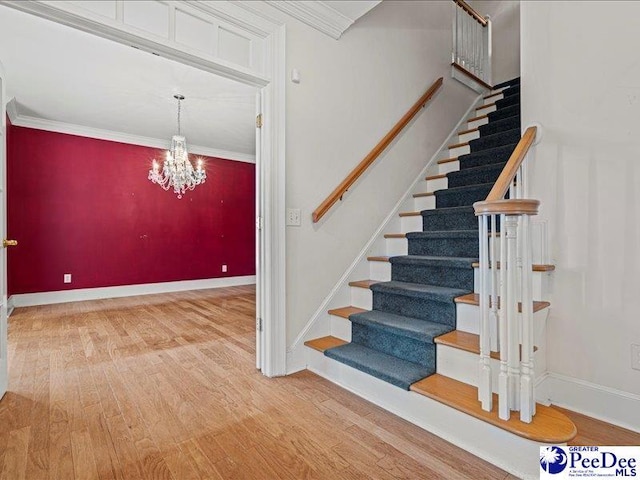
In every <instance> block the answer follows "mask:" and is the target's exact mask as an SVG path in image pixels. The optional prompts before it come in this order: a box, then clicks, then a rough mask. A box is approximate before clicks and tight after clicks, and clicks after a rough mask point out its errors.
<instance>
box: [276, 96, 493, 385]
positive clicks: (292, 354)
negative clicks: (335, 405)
mask: <svg viewBox="0 0 640 480" xmlns="http://www.w3.org/2000/svg"><path fill="white" fill-rule="evenodd" d="M482 97H483V96H482V95H478V96H477V97H476V99H475V100H474V101H473V102H472V103H471V105H470V106H469V108H468V109H467V111H466V112H465V113H464V114H463V116H462V117H461V118H460V121H459V122H458V123H457V124H456V125H455V126H454V127H453V129H452V130H451V133H450V134H449V135H448V136H447V137H446V138H445V140H444V141H443V142H442V144H441V145H440V147H439V148H438V149H437V150H436V153H435V154H434V155H433V156H432V157H431V159H430V160H429V161H428V162H427V164H426V165H425V167H424V168H423V169H422V171H421V172H420V173H419V175H418V176H417V178H416V180H415V181H414V182H413V183H412V184H411V185H410V186H409V188H408V189H407V190H406V192H405V193H404V195H403V196H402V197H401V198H400V199H399V200H398V202H397V203H396V204H395V206H394V207H393V209H392V210H391V212H389V214H388V215H387V216H386V217H385V219H384V220H383V221H382V224H381V225H380V227H378V229H377V230H376V231H375V232H374V234H373V235H372V236H371V238H370V239H369V241H368V242H367V243H366V244H365V246H364V247H363V249H362V250H361V251H360V253H359V254H358V256H357V257H356V258H355V260H354V261H353V263H352V264H351V265H350V266H349V267H348V268H347V270H346V271H345V272H344V274H343V275H342V277H340V279H339V280H338V282H337V283H336V284H335V285H334V287H333V288H332V289H331V291H330V292H329V294H328V295H327V296H326V297H325V299H324V300H323V301H322V303H321V304H320V306H319V307H318V309H317V310H316V311H315V312H314V314H313V315H312V316H311V318H310V319H309V321H308V322H307V324H306V325H305V327H304V328H303V329H302V331H301V332H300V334H299V335H298V336H297V337H296V339H295V340H294V341H293V343H292V345H291V346H289V347H288V348H287V360H286V366H287V374H291V373H295V372H298V371H300V370H304V369H305V368H307V363H306V357H305V350H306V349H307V348H306V347H305V345H304V342H306V341H307V340H310V339H312V338H317V337H323V336H326V335H330V334H331V319H330V318H329V317H330V315H329V314H328V313H327V311H328V310H330V309H332V308H339V307H342V306H344V305H348V304H349V302H350V287H349V282H350V281H352V280H354V279H357V278H368V277H369V262H368V260H367V257H368V256H370V255H372V254H373V252H380V251H385V250H384V248H385V247H384V245H385V238H384V233H385V232H393V231H400V222H401V220H400V218H399V217H398V214H399V213H400V212H401V211H403V209H405V208H406V206H407V205H410V204H413V197H412V195H413V194H414V193H419V191H420V190H422V189H420V188H419V186H420V184H421V182H424V178H425V176H426V175H427V173H428V172H429V169H430V168H432V167H433V166H434V165H435V166H436V168H437V163H436V162H437V161H438V160H440V159H441V158H443V152H448V151H449V150H448V148H447V146H448V145H450V144H451V142H452V139H453V138H457V136H458V131H459V130H460V127H461V125H463V124H465V123H467V121H468V118H469V115H470V114H471V112H473V111H474V109H475V108H476V106H477V105H478V104H479V102H482V101H483V98H482ZM421 221H422V220H421Z"/></svg>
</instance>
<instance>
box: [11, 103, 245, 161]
mask: <svg viewBox="0 0 640 480" xmlns="http://www.w3.org/2000/svg"><path fill="white" fill-rule="evenodd" d="M10 106H11V108H10ZM7 113H8V114H9V120H11V123H12V125H15V126H16V127H26V128H34V129H36V130H46V131H49V132H56V133H65V134H68V135H78V136H80V137H87V138H97V139H99V140H108V141H111V142H120V143H127V144H130V145H139V146H142V147H151V148H161V149H166V148H169V142H168V141H167V140H160V139H158V138H152V137H143V136H141V135H131V134H128V133H122V132H115V131H113V130H103V129H100V128H93V127H85V126H83V125H75V124H72V123H65V122H58V121H56V120H46V119H44V118H38V117H31V116H28V115H20V114H19V113H18V112H17V110H16V107H15V101H14V100H13V99H12V100H11V101H10V102H9V103H8V104H7ZM189 153H193V154H195V155H204V156H207V157H217V158H223V159H225V160H235V161H238V162H245V163H256V157H255V155H251V154H248V153H241V152H231V151H228V150H219V149H216V148H210V147H202V146H199V145H191V144H189Z"/></svg>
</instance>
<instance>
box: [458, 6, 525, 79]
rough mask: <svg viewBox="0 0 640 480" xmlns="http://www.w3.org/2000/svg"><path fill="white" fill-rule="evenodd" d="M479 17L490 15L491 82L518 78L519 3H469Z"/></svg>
mask: <svg viewBox="0 0 640 480" xmlns="http://www.w3.org/2000/svg"><path fill="white" fill-rule="evenodd" d="M469 4H470V5H472V6H473V8H474V9H476V10H477V11H478V12H479V13H480V14H481V15H483V16H484V15H489V16H490V17H491V23H492V27H491V28H492V34H493V50H492V62H491V67H492V77H493V78H492V83H493V85H496V84H498V83H500V82H504V81H505V80H511V79H512V78H516V77H519V76H520V0H475V1H470V2H469Z"/></svg>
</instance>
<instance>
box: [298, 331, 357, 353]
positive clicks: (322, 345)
mask: <svg viewBox="0 0 640 480" xmlns="http://www.w3.org/2000/svg"><path fill="white" fill-rule="evenodd" d="M346 343H349V342H347V341H345V340H342V339H341V338H336V337H332V336H331V335H329V336H327V337H320V338H315V339H313V340H307V341H306V342H304V344H305V345H306V346H307V347H310V348H313V349H314V350H317V351H319V352H322V353H324V351H325V350H328V349H330V348H333V347H339V346H340V345H344V344H346Z"/></svg>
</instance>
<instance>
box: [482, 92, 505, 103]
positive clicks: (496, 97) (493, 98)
mask: <svg viewBox="0 0 640 480" xmlns="http://www.w3.org/2000/svg"><path fill="white" fill-rule="evenodd" d="M503 98H504V94H502V93H500V94H499V95H492V96H491V97H489V98H485V99H484V105H489V104H491V103H495V102H497V101H498V100H502V99H503Z"/></svg>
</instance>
